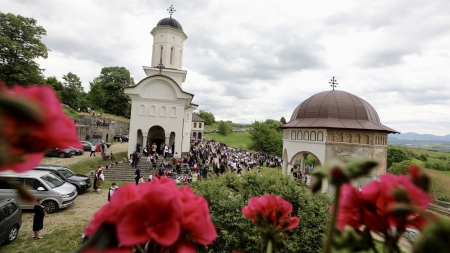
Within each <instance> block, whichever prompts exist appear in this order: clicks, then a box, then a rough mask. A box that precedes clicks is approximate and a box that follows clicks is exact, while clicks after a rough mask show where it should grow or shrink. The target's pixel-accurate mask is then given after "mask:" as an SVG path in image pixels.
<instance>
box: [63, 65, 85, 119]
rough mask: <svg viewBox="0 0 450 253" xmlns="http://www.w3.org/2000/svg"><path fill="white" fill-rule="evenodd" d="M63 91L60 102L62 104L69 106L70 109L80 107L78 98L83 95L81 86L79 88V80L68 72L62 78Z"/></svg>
mask: <svg viewBox="0 0 450 253" xmlns="http://www.w3.org/2000/svg"><path fill="white" fill-rule="evenodd" d="M63 79H64V89H63V91H62V92H61V101H62V103H63V104H66V105H68V106H70V107H71V108H72V109H75V110H76V109H77V108H78V107H80V96H81V93H83V91H84V90H83V86H81V80H80V78H79V77H78V76H77V75H75V74H73V73H72V72H69V73H68V74H67V75H64V76H63Z"/></svg>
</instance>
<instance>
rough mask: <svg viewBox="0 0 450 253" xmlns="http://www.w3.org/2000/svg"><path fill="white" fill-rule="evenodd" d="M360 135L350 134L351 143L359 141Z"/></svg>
mask: <svg viewBox="0 0 450 253" xmlns="http://www.w3.org/2000/svg"><path fill="white" fill-rule="evenodd" d="M359 141H360V136H359V134H352V143H359Z"/></svg>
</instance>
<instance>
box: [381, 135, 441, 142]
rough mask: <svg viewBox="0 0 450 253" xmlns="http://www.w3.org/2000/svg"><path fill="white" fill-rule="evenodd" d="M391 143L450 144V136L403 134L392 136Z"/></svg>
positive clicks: (390, 136)
mask: <svg viewBox="0 0 450 253" xmlns="http://www.w3.org/2000/svg"><path fill="white" fill-rule="evenodd" d="M388 138H389V141H394V142H395V141H401V142H404V141H431V142H434V141H438V142H450V134H447V135H445V136H438V135H433V134H418V133H403V134H390V135H389V137H388Z"/></svg>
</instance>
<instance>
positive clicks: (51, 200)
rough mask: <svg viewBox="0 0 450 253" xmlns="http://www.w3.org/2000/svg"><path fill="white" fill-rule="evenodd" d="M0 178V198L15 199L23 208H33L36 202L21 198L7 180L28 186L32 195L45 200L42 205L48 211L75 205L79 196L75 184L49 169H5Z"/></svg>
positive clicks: (0, 173) (51, 211)
mask: <svg viewBox="0 0 450 253" xmlns="http://www.w3.org/2000/svg"><path fill="white" fill-rule="evenodd" d="M0 178H1V179H2V180H0V200H4V199H10V198H12V199H15V200H16V201H17V202H18V203H19V205H20V207H21V208H22V209H33V208H34V204H35V203H34V202H29V201H26V200H24V199H22V198H19V196H18V195H17V190H16V189H15V188H13V187H12V186H11V185H10V184H8V183H5V181H10V182H13V183H16V184H20V185H22V186H27V187H28V188H29V189H30V192H31V194H32V195H34V196H35V197H36V198H41V199H42V200H43V202H42V205H43V206H44V209H45V211H46V212H47V213H53V212H56V211H57V210H58V209H60V208H66V207H69V206H71V205H73V204H74V203H75V200H76V198H77V196H78V192H77V189H76V188H75V186H73V185H72V184H69V183H66V182H64V181H63V180H62V179H60V178H59V177H58V176H56V175H55V174H53V173H51V172H48V171H37V170H30V171H27V172H24V173H15V172H14V171H4V172H0Z"/></svg>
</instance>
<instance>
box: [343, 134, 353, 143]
mask: <svg viewBox="0 0 450 253" xmlns="http://www.w3.org/2000/svg"><path fill="white" fill-rule="evenodd" d="M343 142H347V143H351V142H352V136H351V135H350V133H344V140H343Z"/></svg>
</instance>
